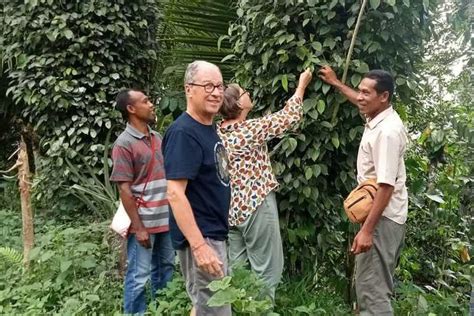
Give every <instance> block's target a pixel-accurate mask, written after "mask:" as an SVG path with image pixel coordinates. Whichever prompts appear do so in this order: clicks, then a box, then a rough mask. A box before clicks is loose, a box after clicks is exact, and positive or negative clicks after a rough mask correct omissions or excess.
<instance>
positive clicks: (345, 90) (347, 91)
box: [333, 80, 359, 105]
mask: <svg viewBox="0 0 474 316" xmlns="http://www.w3.org/2000/svg"><path fill="white" fill-rule="evenodd" d="M333 86H334V88H336V89H337V90H339V92H341V93H342V94H343V95H344V96H345V97H346V98H347V100H349V102H351V103H352V104H353V105H357V96H358V94H359V93H358V92H357V91H356V90H354V89H352V88H351V87H349V86H346V85H345V84H343V83H342V82H341V81H339V80H338V81H337V82H335V83H333Z"/></svg>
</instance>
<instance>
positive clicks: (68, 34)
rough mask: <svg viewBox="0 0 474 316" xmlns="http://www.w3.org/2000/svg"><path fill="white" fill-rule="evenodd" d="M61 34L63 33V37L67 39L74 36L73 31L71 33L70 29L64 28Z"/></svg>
mask: <svg viewBox="0 0 474 316" xmlns="http://www.w3.org/2000/svg"><path fill="white" fill-rule="evenodd" d="M63 34H64V37H66V38H67V39H71V38H73V37H74V33H72V31H71V30H70V29H66V30H64V32H63Z"/></svg>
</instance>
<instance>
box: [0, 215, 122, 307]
mask: <svg viewBox="0 0 474 316" xmlns="http://www.w3.org/2000/svg"><path fill="white" fill-rule="evenodd" d="M42 231H43V232H44V233H42V234H38V235H37V246H36V247H35V248H34V249H33V250H32V252H31V262H30V268H29V269H28V270H24V269H22V266H21V263H20V264H18V263H15V264H9V265H1V266H0V269H1V270H0V314H23V315H44V314H53V313H58V314H68V315H73V314H74V315H83V314H88V315H93V314H110V313H111V312H112V311H119V310H121V302H122V281H121V279H120V278H119V276H118V272H117V267H116V263H117V257H118V254H117V251H116V249H117V247H116V246H115V245H114V243H113V237H112V236H111V235H109V233H108V227H107V224H106V223H90V224H89V225H87V226H79V225H77V226H74V227H67V226H65V225H61V224H58V223H54V222H51V221H48V222H45V223H44V227H43V228H42Z"/></svg>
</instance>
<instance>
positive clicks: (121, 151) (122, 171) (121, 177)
mask: <svg viewBox="0 0 474 316" xmlns="http://www.w3.org/2000/svg"><path fill="white" fill-rule="evenodd" d="M112 162H113V168H112V173H111V175H110V180H111V181H113V182H133V180H134V179H133V156H132V153H131V152H130V150H129V149H128V148H126V147H123V146H120V145H115V146H114V148H113V149H112Z"/></svg>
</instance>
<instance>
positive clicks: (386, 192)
mask: <svg viewBox="0 0 474 316" xmlns="http://www.w3.org/2000/svg"><path fill="white" fill-rule="evenodd" d="M392 193H393V186H391V185H388V184H383V183H381V184H379V188H378V190H377V193H376V194H375V197H374V203H373V204H372V209H371V210H370V213H369V216H367V219H366V220H365V222H364V224H363V225H362V228H361V230H364V231H366V232H368V233H370V234H372V233H373V232H374V229H375V226H376V225H377V223H378V222H379V220H380V217H381V216H382V213H383V211H384V209H385V208H386V207H387V205H388V202H390V198H391V196H392Z"/></svg>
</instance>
